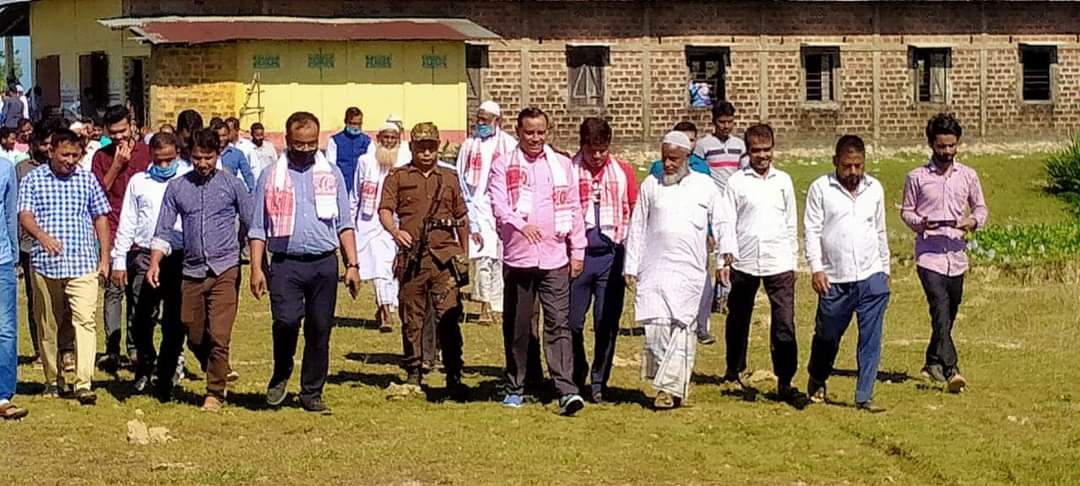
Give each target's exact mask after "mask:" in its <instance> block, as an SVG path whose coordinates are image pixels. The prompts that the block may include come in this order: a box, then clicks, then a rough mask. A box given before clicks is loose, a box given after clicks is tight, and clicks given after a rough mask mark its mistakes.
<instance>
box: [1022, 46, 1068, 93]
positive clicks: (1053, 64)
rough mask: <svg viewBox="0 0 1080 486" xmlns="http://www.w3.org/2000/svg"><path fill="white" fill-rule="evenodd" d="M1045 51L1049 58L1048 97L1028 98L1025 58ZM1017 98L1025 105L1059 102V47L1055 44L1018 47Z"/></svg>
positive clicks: (1047, 72) (1047, 73)
mask: <svg viewBox="0 0 1080 486" xmlns="http://www.w3.org/2000/svg"><path fill="white" fill-rule="evenodd" d="M1038 51H1045V54H1046V56H1047V66H1046V76H1047V84H1048V86H1047V97H1046V98H1045V99H1043V98H1030V99H1029V98H1028V97H1027V89H1026V85H1027V82H1028V79H1027V78H1028V75H1027V72H1026V70H1027V62H1025V57H1027V56H1030V55H1031V54H1033V53H1035V52H1038ZM1017 56H1018V58H1017V62H1018V64H1019V65H1018V69H1017V77H1018V78H1019V79H1018V80H1017V83H1016V84H1017V97H1018V98H1019V99H1020V101H1021V102H1022V103H1024V104H1029V105H1047V104H1054V103H1055V102H1056V101H1057V91H1058V89H1057V88H1058V79H1057V78H1058V46H1057V45H1054V44H1025V43H1021V44H1020V45H1019V46H1017Z"/></svg>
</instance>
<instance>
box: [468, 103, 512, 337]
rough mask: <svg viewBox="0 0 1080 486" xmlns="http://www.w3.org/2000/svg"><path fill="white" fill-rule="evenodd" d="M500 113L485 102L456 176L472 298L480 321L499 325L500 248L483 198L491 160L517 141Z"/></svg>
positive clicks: (501, 294)
mask: <svg viewBox="0 0 1080 486" xmlns="http://www.w3.org/2000/svg"><path fill="white" fill-rule="evenodd" d="M501 126H502V111H501V110H500V109H499V105H498V104H496V103H495V102H494V101H485V102H484V103H482V104H481V105H480V109H479V111H477V113H476V131H475V132H474V133H473V135H472V136H470V137H469V138H468V139H467V140H465V143H463V144H462V145H461V150H460V151H459V152H458V160H457V173H458V178H459V180H460V182H461V190H462V193H463V195H464V196H465V205H466V206H467V207H468V209H469V225H470V228H469V233H470V234H471V237H472V240H473V244H472V245H469V259H470V260H472V261H473V265H474V266H475V268H476V283H475V285H473V295H472V297H473V299H475V300H476V301H478V302H480V305H481V308H480V322H481V323H490V322H501V321H502V319H501V317H500V316H492V315H491V313H492V310H493V309H494V310H495V312H496V313H500V312H499V311H500V310H501V309H502V306H503V280H502V255H501V254H500V252H501V249H502V245H500V244H499V236H498V233H496V232H495V214H494V213H493V212H492V211H491V201H490V200H489V199H488V196H487V185H488V177H489V176H490V175H491V161H492V160H494V159H495V158H497V157H499V156H501V155H503V154H506V153H508V152H512V151H513V150H514V148H515V147H517V140H515V139H514V137H513V136H511V135H510V134H509V133H506V132H504V131H503V130H502V129H501V128H500V127H501Z"/></svg>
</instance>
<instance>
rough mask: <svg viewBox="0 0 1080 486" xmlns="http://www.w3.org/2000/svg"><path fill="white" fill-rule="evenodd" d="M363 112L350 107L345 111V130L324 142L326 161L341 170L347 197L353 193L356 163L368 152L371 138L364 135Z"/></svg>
mask: <svg viewBox="0 0 1080 486" xmlns="http://www.w3.org/2000/svg"><path fill="white" fill-rule="evenodd" d="M363 126H364V112H362V111H360V108H357V107H355V106H350V107H349V108H348V109H346V110H345V129H344V130H342V131H341V133H338V134H337V135H334V136H333V137H330V140H328V141H327V142H326V159H327V160H329V161H330V163H331V164H334V165H336V166H337V167H338V169H341V175H342V176H344V177H345V188H346V189H348V191H349V196H352V193H353V190H354V188H353V182H354V178H355V176H356V163H357V161H359V160H360V156H361V155H364V154H366V153H367V151H368V146H369V145H371V137H369V136H367V134H365V133H364V129H363Z"/></svg>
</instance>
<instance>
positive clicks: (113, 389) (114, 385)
mask: <svg viewBox="0 0 1080 486" xmlns="http://www.w3.org/2000/svg"><path fill="white" fill-rule="evenodd" d="M94 388H96V389H98V390H105V392H106V393H108V394H109V395H112V397H113V398H115V399H116V401H118V402H120V403H124V402H126V401H127V399H128V398H131V397H132V396H133V395H137V394H138V393H136V392H135V385H134V383H132V382H131V381H130V380H124V379H121V378H118V377H116V376H113V377H112V378H110V379H108V380H100V381H95V382H94ZM148 389H152V387H148ZM229 398H230V399H232V396H230V397H229ZM200 405H201V403H200Z"/></svg>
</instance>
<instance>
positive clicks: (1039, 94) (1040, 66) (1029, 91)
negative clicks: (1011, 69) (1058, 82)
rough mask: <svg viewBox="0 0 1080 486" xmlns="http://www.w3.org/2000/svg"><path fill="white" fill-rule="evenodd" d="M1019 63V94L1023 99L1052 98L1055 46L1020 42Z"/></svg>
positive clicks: (1055, 57)
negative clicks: (1020, 76) (1021, 78)
mask: <svg viewBox="0 0 1080 486" xmlns="http://www.w3.org/2000/svg"><path fill="white" fill-rule="evenodd" d="M1020 64H1021V67H1022V68H1023V80H1022V87H1021V89H1022V93H1021V94H1022V96H1023V98H1024V101H1051V100H1053V99H1054V83H1053V65H1054V64H1057V47H1055V46H1032V45H1023V44H1021V45H1020Z"/></svg>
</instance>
